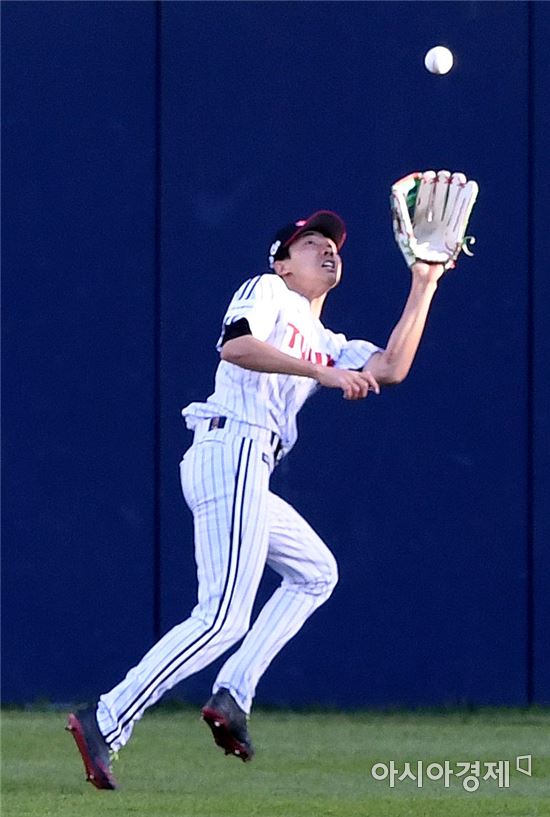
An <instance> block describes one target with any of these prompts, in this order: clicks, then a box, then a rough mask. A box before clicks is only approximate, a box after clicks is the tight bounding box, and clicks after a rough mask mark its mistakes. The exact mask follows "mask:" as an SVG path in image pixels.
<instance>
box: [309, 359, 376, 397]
mask: <svg viewBox="0 0 550 817" xmlns="http://www.w3.org/2000/svg"><path fill="white" fill-rule="evenodd" d="M317 381H318V383H320V384H321V386H326V387H327V388H329V389H342V392H343V395H344V399H345V400H363V399H364V398H365V397H367V395H368V393H369V391H374V392H376V394H380V386H379V385H378V383H377V382H376V380H375V378H374V377H373V375H372V374H371V373H370V372H351V371H349V370H348V369H334V368H332V367H330V366H318V367H317Z"/></svg>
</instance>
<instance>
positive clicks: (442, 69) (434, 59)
mask: <svg viewBox="0 0 550 817" xmlns="http://www.w3.org/2000/svg"><path fill="white" fill-rule="evenodd" d="M424 65H425V66H426V68H427V69H428V71H429V72H430V74H448V73H449V71H450V70H451V68H452V67H453V55H452V52H451V51H449V49H448V48H445V46H444V45H436V46H435V47H434V48H430V50H429V51H428V53H427V54H426V56H425V57H424Z"/></svg>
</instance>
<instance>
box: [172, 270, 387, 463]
mask: <svg viewBox="0 0 550 817" xmlns="http://www.w3.org/2000/svg"><path fill="white" fill-rule="evenodd" d="M241 318H246V320H247V321H248V324H249V326H250V331H251V332H252V335H253V336H254V337H255V338H258V339H259V340H262V341H265V342H267V343H270V344H271V345H272V346H274V347H275V348H276V349H279V350H280V351H282V352H285V353H286V354H288V355H291V356H292V357H296V358H302V359H304V360H310V361H312V362H314V363H321V364H324V365H332V366H336V367H337V368H341V369H360V368H361V367H362V366H364V365H365V363H366V362H367V361H368V359H369V358H370V357H371V355H373V354H374V353H375V352H378V351H380V349H379V347H378V346H375V345H374V344H373V343H370V342H369V341H366V340H348V339H347V338H346V336H345V335H342V334H335V333H334V332H331V331H330V329H326V328H325V327H324V326H323V324H322V323H321V321H320V320H319V319H318V318H315V317H314V316H313V315H312V313H311V308H310V304H309V301H308V300H307V298H305V297H304V296H303V295H300V294H299V293H298V292H294V291H293V290H291V289H289V288H288V287H287V286H286V284H285V283H284V281H283V279H282V278H280V277H279V276H278V275H276V274H275V273H265V274H263V275H257V276H255V277H254V278H250V279H249V280H248V281H245V283H244V284H243V285H242V286H241V287H240V288H239V289H238V290H237V292H236V293H235V295H234V296H233V299H232V300H231V303H230V304H229V308H228V310H227V312H226V314H225V317H224V319H223V326H224V328H225V327H226V326H228V325H229V324H231V323H233V322H234V321H237V320H239V319H241ZM222 339H223V331H222V334H221V336H220V338H219V340H218V344H217V348H218V350H219V349H220V348H221V342H222ZM317 388H318V383H317V382H316V381H315V380H313V379H312V378H310V377H298V376H296V375H288V374H270V373H267V372H255V371H251V370H249V369H243V368H242V367H241V366H236V365H235V364H233V363H228V362H227V361H224V360H222V361H220V363H219V365H218V369H217V372H216V380H215V390H214V393H213V394H211V395H210V397H208V399H207V401H206V402H205V403H191V404H190V405H188V406H186V407H185V408H184V409H183V411H182V414H183V416H184V417H185V421H186V424H187V427H188V428H190V429H192V428H194V426H195V425H196V423H197V421H198V420H202V419H208V418H209V417H215V416H218V415H223V416H225V417H229V418H231V419H234V420H240V421H241V422H245V423H249V424H250V425H253V426H260V427H261V428H267V429H268V430H269V431H273V432H275V433H276V434H277V435H278V436H279V437H280V439H281V442H282V445H283V451H284V452H285V453H287V452H288V451H289V450H290V449H291V448H292V446H293V445H294V443H295V442H296V438H297V436H298V433H297V427H296V415H297V414H298V411H299V410H300V409H301V407H302V406H303V404H304V403H305V401H306V400H307V398H308V397H309V396H310V395H311V394H312V393H313V392H314V391H315V390H316V389H317Z"/></svg>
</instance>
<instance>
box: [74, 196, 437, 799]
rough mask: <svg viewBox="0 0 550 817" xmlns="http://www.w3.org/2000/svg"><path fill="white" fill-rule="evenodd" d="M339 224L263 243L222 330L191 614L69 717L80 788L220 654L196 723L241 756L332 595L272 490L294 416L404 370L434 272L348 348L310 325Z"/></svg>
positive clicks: (191, 408) (328, 567)
mask: <svg viewBox="0 0 550 817" xmlns="http://www.w3.org/2000/svg"><path fill="white" fill-rule="evenodd" d="M345 239H346V229H345V226H344V223H343V221H342V219H341V218H340V217H339V216H338V215H336V214H335V213H332V212H330V211H320V212H316V213H314V214H313V215H312V216H310V217H309V218H307V219H303V220H300V221H297V222H294V223H291V224H289V225H287V226H285V227H283V228H282V229H281V230H279V232H278V233H277V234H276V236H275V238H274V239H273V241H272V243H271V246H270V249H269V266H270V271H269V272H267V273H264V274H262V275H257V276H255V277H253V278H250V279H249V280H247V281H245V282H244V283H243V284H242V286H240V287H239V289H238V290H237V291H236V293H235V295H234V296H233V298H232V300H231V302H230V304H229V308H228V309H227V312H226V314H225V317H224V319H223V327H222V331H221V335H220V338H219V340H218V345H217V348H218V350H219V353H220V358H221V360H220V363H219V365H218V368H217V372H216V378H215V389H214V392H213V394H212V395H211V396H210V397H208V399H207V400H206V401H205V402H202V403H191V404H190V405H188V406H187V407H186V408H185V409H184V410H183V412H182V413H183V416H184V418H185V421H186V424H187V426H188V428H189V429H191V430H192V431H193V433H194V437H193V443H192V445H191V447H190V448H189V450H188V451H187V453H186V454H185V456H184V457H183V460H182V462H181V466H180V474H181V484H182V490H183V494H184V497H185V500H186V502H187V504H188V506H189V508H190V509H191V511H192V513H193V517H194V530H195V555H196V563H197V570H198V600H197V604H196V606H195V607H194V609H193V610H192V612H191V614H190V616H189V618H187V619H186V620H185V621H183V622H182V623H181V624H178V625H176V626H175V627H174V628H173V629H171V630H170V631H169V632H168V633H166V635H164V636H163V637H162V638H161V639H160V641H159V642H158V643H157V644H155V645H154V646H153V647H152V648H151V649H150V650H149V652H148V653H147V654H146V655H145V656H144V657H143V658H142V659H141V661H140V662H139V663H138V664H137V666H135V667H134V668H133V669H131V670H130V671H129V672H128V674H127V675H126V677H125V678H124V679H123V680H121V681H120V683H118V684H117V685H116V686H115V687H114V688H113V689H111V690H110V691H109V692H106V693H105V694H103V695H101V696H100V697H99V700H98V701H97V702H96V703H95V704H94V705H93V706H90V707H87V708H84V709H81V710H77V711H75V712H74V713H72V714H71V715H69V721H68V727H67V728H68V729H69V730H70V731H71V732H72V734H73V737H74V738H75V740H76V743H77V746H78V749H79V751H80V754H81V756H82V759H83V761H84V765H85V769H86V773H87V777H88V779H89V780H90V781H91V782H92V783H93V785H94V786H96V787H97V788H99V789H114V788H116V787H117V783H116V781H115V779H114V777H113V774H112V770H111V765H110V752H111V751H117V750H119V749H120V748H121V747H123V746H124V745H125V744H126V743H127V742H128V740H129V738H130V735H131V734H132V730H133V727H134V724H135V723H136V721H138V720H139V719H140V718H141V717H142V715H143V713H144V711H145V710H146V709H147V708H148V707H149V706H151V705H152V704H154V703H155V702H156V701H158V700H159V699H160V698H161V697H162V695H163V694H164V693H165V692H166V691H167V690H168V689H170V688H171V687H173V686H174V685H175V684H178V683H179V682H180V681H183V680H184V679H185V678H187V677H188V676H189V675H192V674H193V673H196V672H198V671H199V670H201V669H203V668H204V667H206V666H207V665H209V664H210V663H211V662H212V661H214V660H215V659H216V658H217V657H218V656H220V655H221V654H223V653H225V652H226V651H227V650H229V648H230V647H232V646H233V645H235V644H236V642H238V641H241V639H243V640H242V643H241V644H240V646H239V647H238V649H237V650H236V651H235V652H233V653H232V654H230V656H229V658H228V659H227V660H226V662H225V663H224V664H223V666H222V668H221V670H220V671H219V673H218V676H217V678H216V680H215V682H214V685H213V689H212V696H211V698H210V699H209V701H208V702H207V703H206V704H205V706H204V707H203V709H202V717H203V719H204V720H205V722H206V723H207V724H208V726H209V727H210V729H211V730H212V733H213V736H214V740H215V742H216V743H217V744H218V745H219V746H220V747H221V748H222V749H223V750H224V751H225V753H226V754H233V755H235V756H237V757H239V758H240V759H241V760H243V761H248V760H250V759H251V758H252V757H253V754H254V749H253V746H252V742H251V739H250V735H249V732H248V716H249V713H250V709H251V705H252V700H253V698H254V693H255V690H256V685H257V683H258V681H259V679H260V678H261V676H262V674H263V673H264V672H265V670H266V669H267V667H268V666H269V664H270V663H271V661H272V660H273V658H274V657H275V656H276V655H277V653H278V652H279V651H280V650H281V649H282V647H283V646H284V645H285V644H286V643H287V642H288V641H289V639H291V638H292V637H293V636H294V635H295V634H296V633H297V632H298V631H299V629H300V628H301V627H302V625H303V623H304V622H305V621H306V619H307V618H308V617H309V616H310V615H311V614H312V613H313V612H314V610H316V609H317V608H318V607H319V606H320V605H321V604H323V602H325V601H326V600H327V599H328V598H329V596H330V595H331V593H332V591H333V589H334V587H335V585H336V582H337V566H336V561H335V559H334V557H333V555H332V553H331V552H330V550H329V549H328V547H327V546H326V545H325V543H324V542H323V541H322V540H321V539H320V537H319V536H318V535H317V533H315V531H314V530H313V529H312V528H311V527H310V525H309V524H308V523H307V522H306V521H305V520H304V519H303V518H302V517H301V516H300V514H299V513H298V512H297V511H296V510H295V509H294V508H293V507H292V506H291V505H290V504H288V502H286V501H285V500H283V499H282V498H281V497H279V496H277V495H275V494H274V493H272V492H271V491H270V488H269V479H270V475H271V473H272V471H273V469H274V467H275V466H276V464H277V462H278V461H279V460H280V459H281V458H282V457H284V456H286V455H287V454H288V452H289V451H290V450H291V448H292V446H293V445H294V443H295V442H296V437H297V430H296V415H297V413H298V411H299V410H300V408H301V406H302V405H303V404H304V402H305V400H306V399H307V398H308V397H309V396H311V395H312V394H313V392H315V391H316V390H317V389H319V388H320V387H325V388H333V389H340V391H341V392H342V395H343V397H344V398H345V399H348V400H361V399H364V398H366V397H367V395H368V394H369V392H370V391H374V392H375V393H377V394H378V393H379V391H380V386H379V384H382V385H387V384H392V383H399V382H400V381H402V380H403V378H404V377H405V376H406V375H407V373H408V371H409V369H410V367H411V364H412V362H413V358H414V356H415V353H416V350H417V348H418V344H419V341H420V339H421V336H422V333H423V330H424V325H425V321H426V317H427V314H428V309H429V307H430V303H431V300H432V298H433V295H434V293H435V291H436V288H437V282H438V280H439V278H440V277H441V275H442V274H443V272H444V268H445V267H444V265H443V264H442V263H437V264H431V263H425V262H422V261H415V262H414V263H413V264H412V266H411V271H412V281H411V288H410V293H409V296H408V299H407V302H406V304H405V307H404V310H403V313H402V315H401V317H400V319H399V321H398V323H397V324H396V326H395V328H394V329H393V331H392V333H391V335H390V338H389V341H388V343H387V346H386V348H385V349H382V348H379V347H378V346H375V345H374V344H372V343H370V342H369V341H366V340H348V339H347V338H346V337H345V335H343V334H336V333H334V332H332V331H330V330H329V329H327V328H325V326H323V324H322V323H321V321H320V314H321V309H322V306H323V303H324V301H325V298H326V296H327V294H328V292H329V291H330V290H331V289H333V288H334V287H335V286H337V284H338V283H339V281H340V276H341V273H342V261H341V258H340V251H341V249H342V246H343V244H344V242H345ZM266 564H267V565H269V566H270V567H271V568H272V569H273V570H275V571H276V572H277V573H278V574H279V575H280V577H281V583H280V585H279V586H278V588H277V589H276V590H275V592H274V594H273V595H272V596H271V598H270V599H269V600H268V601H267V603H266V604H265V606H264V607H263V609H262V610H261V611H260V613H259V615H258V617H257V618H256V620H255V621H254V622H253V623H252V624H251V612H252V606H253V603H254V599H255V596H256V592H257V589H258V585H259V583H260V579H261V577H262V574H263V572H264V568H265V565H266Z"/></svg>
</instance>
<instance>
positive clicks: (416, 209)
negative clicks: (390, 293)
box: [390, 170, 479, 269]
mask: <svg viewBox="0 0 550 817" xmlns="http://www.w3.org/2000/svg"><path fill="white" fill-rule="evenodd" d="M478 190H479V188H478V185H477V182H474V181H472V180H470V181H468V180H467V179H466V176H465V175H464V174H463V173H449V171H448V170H440V171H439V172H438V173H436V172H435V171H434V170H426V171H425V172H424V173H419V172H416V173H410V174H409V175H408V176H405V177H404V178H403V179H400V180H399V181H397V182H395V184H394V185H392V189H391V197H390V202H391V208H392V217H393V232H394V236H395V240H396V241H397V245H398V247H399V249H400V250H401V252H402V253H403V255H404V256H405V261H406V262H407V264H408V265H409V267H410V266H412V265H413V264H414V262H415V261H426V262H427V263H429V264H444V265H445V269H451V268H452V267H454V266H455V262H456V259H457V258H458V256H459V254H460V251H461V250H464V252H465V253H466V255H473V253H472V252H471V250H470V249H469V246H468V245H469V244H474V243H475V238H474V237H473V236H466V235H464V234H465V232H466V228H467V226H468V220H469V218H470V214H471V212H472V208H473V206H474V204H475V200H476V197H477V194H478Z"/></svg>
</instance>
